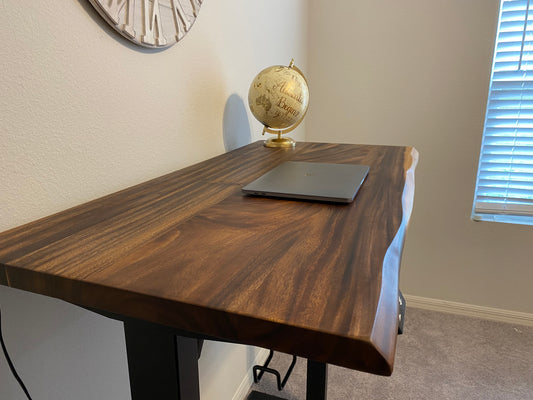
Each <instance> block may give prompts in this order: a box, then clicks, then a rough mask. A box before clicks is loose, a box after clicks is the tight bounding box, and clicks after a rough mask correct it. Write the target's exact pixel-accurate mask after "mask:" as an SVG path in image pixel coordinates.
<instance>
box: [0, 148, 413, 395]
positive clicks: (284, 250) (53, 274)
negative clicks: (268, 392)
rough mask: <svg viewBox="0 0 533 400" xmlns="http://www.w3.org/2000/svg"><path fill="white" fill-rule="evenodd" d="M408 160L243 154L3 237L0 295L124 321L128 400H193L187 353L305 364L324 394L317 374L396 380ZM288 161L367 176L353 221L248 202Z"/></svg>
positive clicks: (329, 151)
mask: <svg viewBox="0 0 533 400" xmlns="http://www.w3.org/2000/svg"><path fill="white" fill-rule="evenodd" d="M417 159H418V153H417V152H416V150H414V149H413V148H411V147H395V146H362V145H343V144H342V145H341V144H319V143H298V144H297V146H296V147H295V148H294V149H290V150H286V149H269V148H265V147H263V146H262V144H261V143H260V142H256V143H252V144H250V145H248V146H245V147H242V148H240V149H237V150H235V151H232V152H229V153H226V154H224V155H221V156H219V157H215V158H213V159H210V160H207V161H205V162H202V163H199V164H196V165H193V166H191V167H188V168H185V169H182V170H179V171H176V172H174V173H171V174H168V175H165V176H162V177H160V178H157V179H154V180H151V181H149V182H146V183H143V184H140V185H137V186H134V187H132V188H129V189H126V190H123V191H120V192H118V193H114V194H112V195H109V196H106V197H103V198H101V199H98V200H94V201H91V202H89V203H86V204H83V205H80V206H77V207H74V208H72V209H69V210H66V211H63V212H61V213H58V214H55V215H52V216H49V217H47V218H44V219H41V220H38V221H35V222H32V223H30V224H27V225H24V226H21V227H18V228H15V229H12V230H9V231H6V232H4V233H1V234H0V283H1V284H3V285H7V286H11V287H15V288H19V289H23V290H27V291H30V292H34V293H40V294H44V295H47V296H51V297H55V298H58V299H62V300H65V301H67V302H70V303H73V304H76V305H79V306H82V307H85V308H89V309H92V310H95V311H97V312H100V313H102V314H104V315H108V316H111V317H114V318H117V319H120V320H123V321H124V322H125V334H126V343H127V351H128V362H129V368H130V381H131V386H132V397H133V399H134V400H137V399H142V398H158V399H167V398H168V399H171V398H172V399H176V398H181V399H187V400H189V399H190V398H194V397H195V396H198V395H197V392H198V389H197V387H198V376H197V374H198V372H197V363H196V356H197V349H196V339H195V338H212V339H217V340H223V341H229V342H236V343H243V344H249V345H256V346H261V347H265V348H271V349H275V350H279V351H283V352H286V353H290V354H296V355H298V356H301V357H305V358H307V359H309V360H311V361H310V363H309V368H310V370H309V373H310V374H311V376H312V377H313V378H312V379H311V380H312V382H317V379H316V376H318V381H323V382H319V384H316V385H317V386H316V387H317V388H318V389H316V390H317V391H318V392H319V391H320V390H324V391H325V381H326V374H325V372H326V369H325V365H326V363H331V364H336V365H340V366H344V367H348V368H353V369H358V370H361V371H366V372H370V373H374V374H381V375H390V374H391V373H392V369H393V364H394V354H395V348H396V332H397V324H398V277H399V267H400V257H401V252H402V248H403V242H404V234H405V230H406V228H407V224H408V221H409V218H410V214H411V209H412V201H413V195H414V169H415V166H416V163H417ZM286 160H296V161H317V162H334V163H353V164H366V165H369V166H370V173H369V175H368V177H367V179H366V181H365V183H364V184H363V186H362V188H361V190H360V192H359V194H358V195H357V197H356V199H355V201H354V202H353V203H351V204H348V205H335V204H327V203H316V202H304V201H291V200H274V199H266V198H257V197H248V196H246V195H243V194H242V193H241V190H240V189H241V187H242V186H243V185H245V184H247V183H249V182H251V181H252V180H254V179H255V178H257V177H259V176H260V175H262V174H263V173H265V172H266V171H268V170H270V169H271V168H273V167H275V166H276V165H278V164H280V163H281V162H283V161H286ZM176 334H178V336H177V338H178V339H177V340H176V339H175V335H176ZM191 338H192V339H191ZM169 349H171V350H172V351H173V352H174V353H172V354H171V356H170V357H169V356H167V354H168V353H169V352H170V351H169ZM158 352H159V353H158ZM154 354H159V359H157V360H155V361H153V360H152V358H153V357H152V356H153V355H154ZM175 354H177V357H176V356H175ZM165 357H167V358H168V360H166V361H165V362H166V364H165V363H164V362H162V359H165ZM151 360H152V361H151ZM150 363H152V364H150ZM151 365H153V366H151ZM161 365H163V366H164V368H159V369H157V370H156V371H155V372H153V374H152V375H153V376H149V375H150V373H149V372H150V371H154V368H157V366H161ZM165 370H168V371H170V372H169V373H168V375H169V376H167V377H164V376H163V375H165V372H164V371H165ZM176 374H177V376H178V380H179V382H178V385H176ZM190 381H193V384H192V386H194V387H192V388H190V387H188V388H187V387H186V386H191V384H190ZM312 384H315V383H312ZM156 386H157V387H161V388H162V389H161V393H160V394H157V393H156V392H154V391H155V390H157V389H156ZM184 390H185V392H184ZM313 390H315V389H313ZM191 393H192V394H191ZM194 393H196V394H194ZM145 396H146V397H145ZM165 396H166V397H165ZM313 396H315V395H313V394H312V393H308V398H325V395H324V396H322V395H320V394H318V395H316V396H315V397H313ZM321 396H322V397H321Z"/></svg>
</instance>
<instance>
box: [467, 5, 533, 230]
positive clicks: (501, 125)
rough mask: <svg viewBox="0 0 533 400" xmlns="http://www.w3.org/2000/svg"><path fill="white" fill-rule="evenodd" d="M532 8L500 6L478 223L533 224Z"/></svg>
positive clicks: (478, 189)
mask: <svg viewBox="0 0 533 400" xmlns="http://www.w3.org/2000/svg"><path fill="white" fill-rule="evenodd" d="M530 2H531V4H530ZM531 6H533V0H502V2H501V7H500V19H499V24H498V25H499V26H498V33H497V36H496V46H495V50H494V60H493V65H492V77H491V82H490V90H489V98H488V103H487V112H486V116H485V128H484V132H483V142H482V146H481V155H480V161H479V168H478V178H477V184H476V192H475V199H474V208H473V215H472V218H473V219H474V220H493V221H502V222H516V223H525V224H533V10H532V9H531Z"/></svg>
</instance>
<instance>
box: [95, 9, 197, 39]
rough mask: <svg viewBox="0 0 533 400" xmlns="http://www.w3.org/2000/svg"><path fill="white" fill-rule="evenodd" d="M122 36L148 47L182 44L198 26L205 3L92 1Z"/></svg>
mask: <svg viewBox="0 0 533 400" xmlns="http://www.w3.org/2000/svg"><path fill="white" fill-rule="evenodd" d="M89 1H90V2H91V4H92V5H93V6H94V8H96V10H98V12H99V13H100V15H102V17H104V19H105V20H106V21H107V22H108V23H109V24H110V25H111V26H112V27H113V28H115V29H116V30H117V31H118V32H119V33H120V34H121V35H122V36H124V37H126V38H127V39H129V40H131V41H132V42H134V43H135V44H138V45H140V46H144V47H152V48H154V47H156V48H164V47H169V46H172V45H173V44H175V43H176V42H179V41H180V40H181V39H182V38H183V37H184V36H185V35H186V34H187V32H188V31H189V29H191V26H192V25H193V24H194V21H195V20H196V17H197V16H198V12H199V11H200V7H201V5H202V2H203V0H89Z"/></svg>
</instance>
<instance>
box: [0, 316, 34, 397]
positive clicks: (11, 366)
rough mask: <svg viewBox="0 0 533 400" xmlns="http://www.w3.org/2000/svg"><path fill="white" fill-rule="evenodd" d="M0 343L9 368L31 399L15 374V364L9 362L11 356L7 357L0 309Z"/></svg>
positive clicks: (28, 395)
mask: <svg viewBox="0 0 533 400" xmlns="http://www.w3.org/2000/svg"><path fill="white" fill-rule="evenodd" d="M0 344H1V345H2V350H3V351H4V355H5V356H6V360H7V364H8V365H9V369H10V370H11V373H12V374H13V376H14V377H15V379H16V380H17V382H18V383H19V385H20V387H21V388H22V390H24V393H25V394H26V397H27V398H28V400H32V399H31V396H30V394H29V393H28V389H26V386H24V382H22V379H20V376H19V374H17V371H16V370H15V366H14V365H13V363H12V362H11V358H9V354H8V353H7V349H6V344H5V343H4V337H3V335H2V310H1V309H0Z"/></svg>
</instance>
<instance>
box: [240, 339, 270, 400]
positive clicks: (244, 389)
mask: <svg viewBox="0 0 533 400" xmlns="http://www.w3.org/2000/svg"><path fill="white" fill-rule="evenodd" d="M268 353H269V351H268V350H267V349H261V350H260V351H259V352H258V353H257V355H256V356H255V360H254V362H253V364H252V366H251V367H250V369H249V370H248V371H246V375H245V376H244V378H242V381H241V384H240V385H239V387H238V388H237V391H236V392H235V394H234V395H233V400H244V399H245V398H246V395H247V394H248V392H249V390H250V388H251V387H252V383H253V382H254V378H253V371H252V368H253V366H254V365H263V364H264V363H265V361H266V359H267V358H268Z"/></svg>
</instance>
